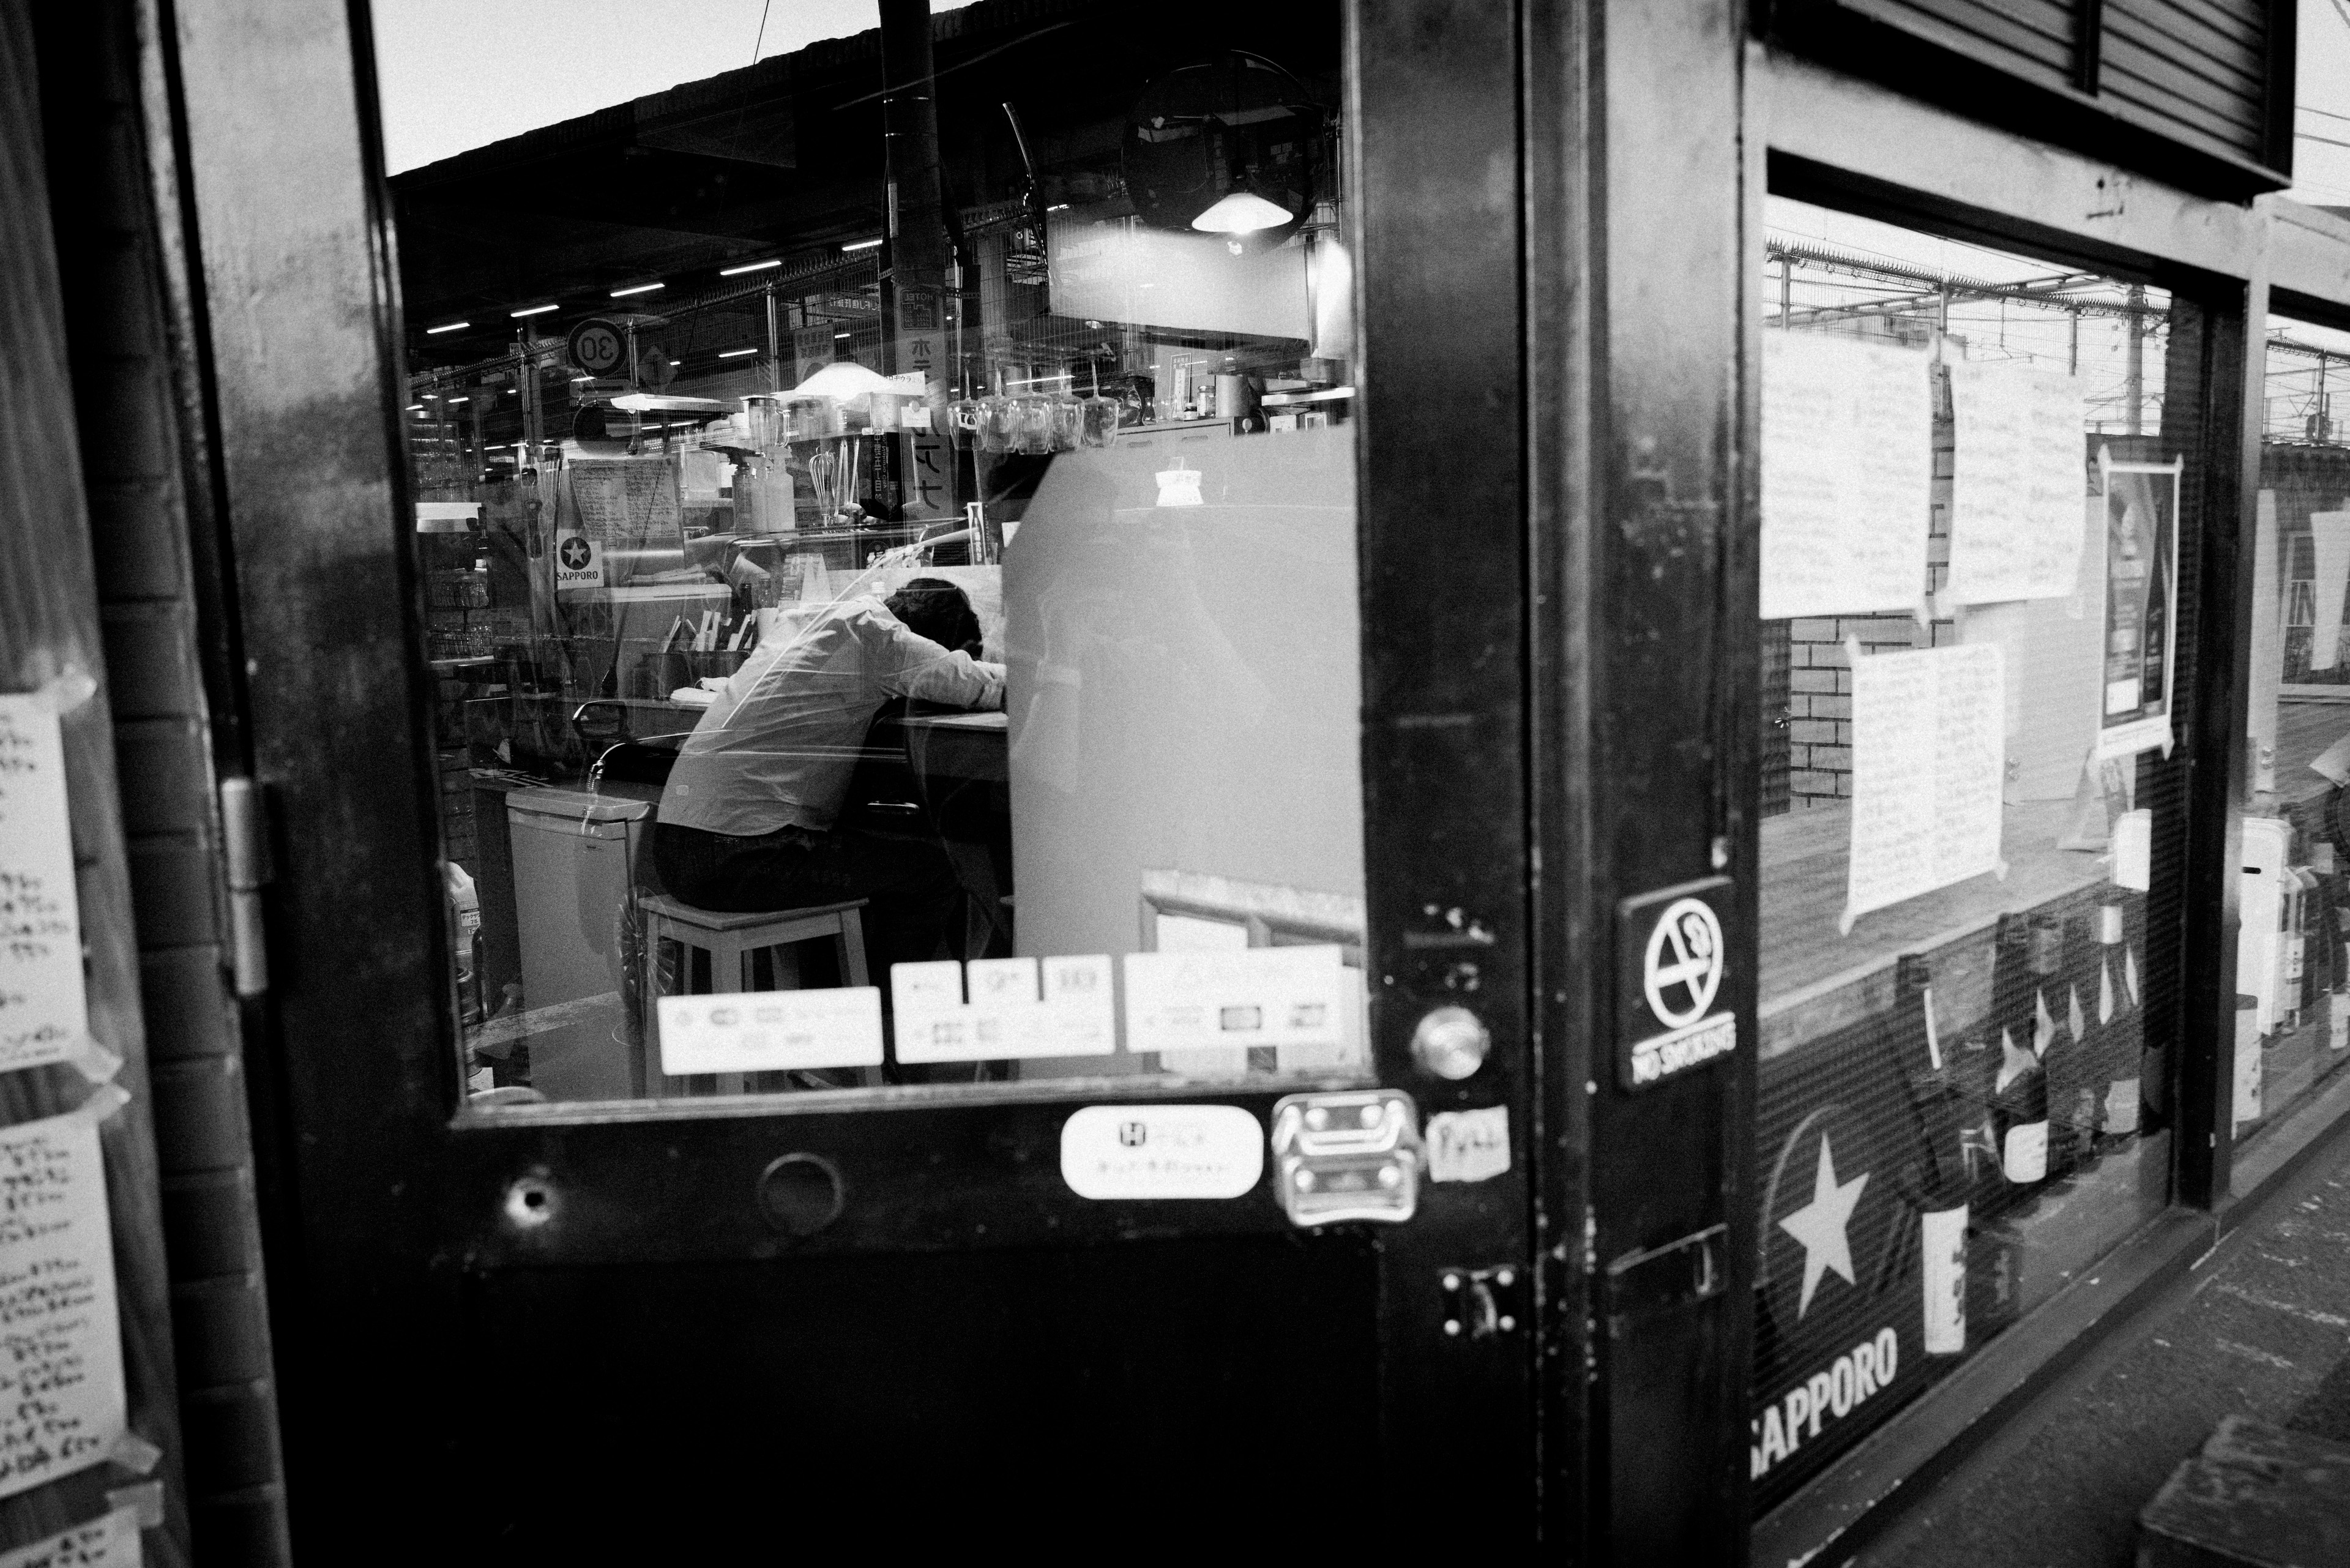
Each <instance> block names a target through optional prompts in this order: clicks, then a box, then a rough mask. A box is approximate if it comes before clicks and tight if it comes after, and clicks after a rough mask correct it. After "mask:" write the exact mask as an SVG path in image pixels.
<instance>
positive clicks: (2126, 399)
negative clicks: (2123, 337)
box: [2122, 283, 2146, 435]
mask: <svg viewBox="0 0 2350 1568" xmlns="http://www.w3.org/2000/svg"><path fill="white" fill-rule="evenodd" d="M2145 308H2146V286H2145V285H2144V284H2142V283H2134V284H2132V285H2130V291H2129V344H2128V346H2127V350H2126V354H2127V358H2126V361H2125V363H2124V367H2123V371H2122V400H2123V403H2124V406H2125V407H2126V410H2127V412H2128V414H2129V425H2128V430H2129V433H2130V434H2132V435H2140V434H2143V433H2144V432H2145V428H2146V339H2145V337H2143V336H2142V332H2141V327H2140V318H2139V313H2140V312H2141V311H2143V310H2144V309H2145Z"/></svg>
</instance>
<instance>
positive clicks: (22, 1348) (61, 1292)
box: [0, 1085, 130, 1497]
mask: <svg viewBox="0 0 2350 1568" xmlns="http://www.w3.org/2000/svg"><path fill="white" fill-rule="evenodd" d="M129 1098H130V1096H128V1095H126V1094H124V1093H123V1092H122V1090H120V1089H119V1088H116V1087H114V1086H112V1085H108V1086H107V1087H105V1088H102V1089H99V1091H98V1092H97V1093H96V1094H94V1095H92V1096H90V1098H89V1099H88V1101H87V1102H85V1103H84V1104H83V1106H82V1107H81V1108H80V1109H79V1110H75V1111H68V1113H66V1114H65V1115H64V1116H50V1117H48V1118H47V1119H46V1120H43V1121H37V1122H26V1123H25V1124H23V1125H22V1126H19V1127H6V1128H0V1497H11V1496H14V1495H15V1494H16V1493H17V1492H20V1491H25V1490H29V1489H31V1488H33V1487H36V1486H39V1485H41V1484H43V1483H44V1482H47V1481H52V1480H57V1477H59V1476H62V1475H69V1474H71V1473H72V1472H74V1471H75V1470H79V1469H88V1467H89V1466H91V1465H94V1464H97V1463H98V1462H99V1461H100V1460H101V1459H106V1458H107V1457H108V1456H109V1454H110V1453H111V1452H112V1451H113V1449H114V1447H115V1444H116V1443H117V1441H118V1440H120V1438H121V1437H122V1435H123V1432H124V1430H125V1428H126V1419H125V1413H124V1404H123V1381H122V1336H121V1329H120V1324H119V1323H118V1321H117V1319H116V1315H115V1289H114V1241H113V1237H112V1235H111V1233H110V1232H109V1230H108V1226H107V1208H106V1167H105V1165H104V1163H103V1161H102V1159H101V1158H100V1156H99V1145H98V1123H99V1117H101V1116H104V1115H105V1114H107V1113H108V1112H109V1111H112V1110H113V1109H114V1108H116V1107H117V1106H120V1105H121V1104H122V1103H123V1102H124V1101H125V1100H127V1099H129Z"/></svg>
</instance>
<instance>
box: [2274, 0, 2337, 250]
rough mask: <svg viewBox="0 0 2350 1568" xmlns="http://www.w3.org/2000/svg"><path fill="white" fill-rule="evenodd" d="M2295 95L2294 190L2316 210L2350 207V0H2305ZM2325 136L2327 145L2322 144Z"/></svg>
mask: <svg viewBox="0 0 2350 1568" xmlns="http://www.w3.org/2000/svg"><path fill="white" fill-rule="evenodd" d="M2299 15H2300V23H2301V32H2300V36H2299V38H2298V40H2297V41H2298V44H2299V47H2300V65H2299V70H2298V75H2299V77H2300V81H2299V82H2298V83H2297V84H2296V87H2295V90H2294V92H2293V104H2294V106H2295V109H2296V112H2295V113H2294V115H2293V131H2294V137H2293V189H2292V191H2290V192H2287V194H2289V195H2291V196H2292V197H2293V199H2294V200H2296V201H2301V202H2309V203H2311V204H2312V205H2313V206H2320V207H2350V146H2335V145H2334V143H2335V142H2345V143H2350V0H2301V10H2300V14H2299ZM2319 137H2324V138H2325V139H2326V140H2323V141H2321V140H2315V139H2316V138H2319Z"/></svg>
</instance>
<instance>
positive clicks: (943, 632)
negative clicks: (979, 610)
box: [881, 577, 981, 659]
mask: <svg viewBox="0 0 2350 1568" xmlns="http://www.w3.org/2000/svg"><path fill="white" fill-rule="evenodd" d="M881 603H882V605H883V606H884V607H886V608H888V610H889V613H890V614H891V615H894V616H896V617H897V618H899V620H901V621H904V622H905V623H906V629H907V630H909V631H910V632H912V633H913V634H914V635H915V636H917V637H927V638H929V639H931V641H932V642H935V643H937V644H938V645H939V646H940V647H941V648H943V649H947V650H949V651H950V652H953V651H956V650H960V651H962V652H964V653H968V654H970V655H971V656H972V658H974V659H976V658H978V657H979V650H980V644H981V632H980V629H979V617H978V615H977V614H976V613H974V612H973V611H972V607H971V600H970V599H968V598H966V597H963V591H962V589H961V588H959V587H955V586H954V585H953V584H952V583H951V582H948V581H947V580H946V579H945V578H944V577H916V578H915V579H914V580H913V581H911V582H910V583H908V584H907V585H906V586H905V587H902V588H899V590H898V591H897V592H896V593H894V594H891V595H890V596H889V597H888V598H886V599H884V600H882V601H881Z"/></svg>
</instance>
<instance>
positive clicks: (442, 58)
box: [373, 0, 970, 174]
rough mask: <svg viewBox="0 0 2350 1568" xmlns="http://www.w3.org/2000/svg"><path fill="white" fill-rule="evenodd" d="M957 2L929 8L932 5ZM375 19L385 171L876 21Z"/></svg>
mask: <svg viewBox="0 0 2350 1568" xmlns="http://www.w3.org/2000/svg"><path fill="white" fill-rule="evenodd" d="M969 3H970V0H931V10H933V11H952V10H955V9H958V8H959V7H960V6H961V5H968V4H969ZM373 9H374V15H375V54H376V72H377V79H378V82H379V83H380V88H381V95H382V100H383V121H384V124H383V130H384V155H385V164H386V167H387V169H388V171H390V172H391V173H394V174H397V173H399V172H400V171H401V170H403V169H413V168H415V167H417V166H418V165H419V164H422V163H432V162H437V161H440V160H441V159H443V158H447V157H450V156H452V154H454V153H459V152H463V151H465V150H466V149H468V148H472V147H481V146H484V145H485V144H487V143H489V142H493V141H501V140H504V139H505V138H507V137H509V136H514V135H517V134H519V133H520V132H522V131H525V130H534V129H536V127H539V126H542V125H553V124H555V123H556V121H558V120H565V119H575V118H576V117H577V116H579V115H583V114H587V113H590V112H592V111H593V110H596V109H608V108H609V107H611V106H612V105H614V104H616V103H626V102H627V101H629V99H635V98H642V97H644V96H645V95H646V94H647V93H654V92H660V91H661V90H663V89H664V88H672V87H675V86H676V85H677V84H678V83H680V82H691V81H700V80H701V79H702V78H704V77H713V76H716V75H717V74H718V73H719V72H721V71H731V70H738V69H740V68H741V67H744V66H747V65H749V64H751V63H752V61H753V60H754V59H764V58H766V57H768V56H770V55H787V54H790V53H791V52H792V51H793V50H795V49H801V48H805V47H807V46H808V45H810V44H812V43H815V42H816V40H818V39H820V38H841V37H847V36H848V35H850V34H852V33H861V32H864V31H866V30H867V29H868V28H870V27H878V26H880V25H881V20H880V13H879V9H878V8H877V6H876V5H875V0H375V5H374V7H373ZM763 16H764V28H765V30H764V36H763V35H762V32H761V23H762V17H763ZM754 47H755V50H756V52H755V53H754Z"/></svg>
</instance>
